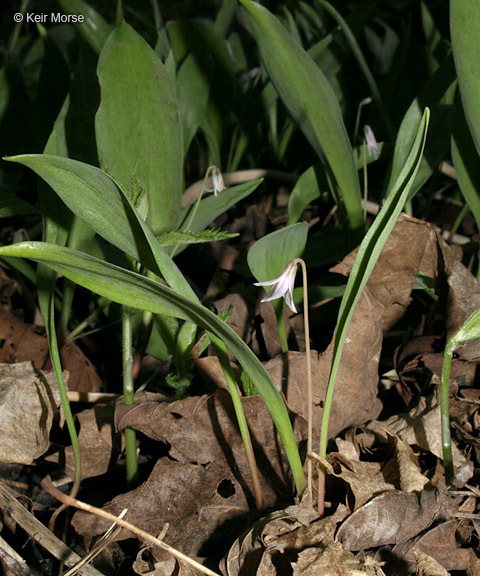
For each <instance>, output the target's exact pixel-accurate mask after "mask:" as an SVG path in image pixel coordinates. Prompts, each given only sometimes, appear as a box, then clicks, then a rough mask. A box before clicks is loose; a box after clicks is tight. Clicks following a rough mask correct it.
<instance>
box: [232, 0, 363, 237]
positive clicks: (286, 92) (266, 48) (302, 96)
mask: <svg viewBox="0 0 480 576" xmlns="http://www.w3.org/2000/svg"><path fill="white" fill-rule="evenodd" d="M240 1H241V3H242V4H243V5H244V6H245V8H246V9H247V11H248V13H249V20H250V22H251V23H252V27H253V32H254V35H255V38H256V41H257V43H258V46H259V48H260V54H261V56H262V60H263V62H264V64H265V67H266V69H267V72H268V75H269V76H270V79H271V80H272V82H273V84H274V85H275V88H276V89H277V91H278V93H279V95H280V98H281V99H282V101H283V102H284V104H285V105H286V107H287V109H288V111H289V112H290V114H291V115H292V117H293V118H294V120H295V121H296V122H297V124H298V126H299V127H300V129H301V130H302V132H303V133H304V134H305V136H306V138H307V139H308V141H309V142H310V144H311V145H312V147H313V148H314V150H315V151H316V153H317V154H318V156H319V157H320V159H321V160H322V161H323V162H324V163H325V165H326V169H327V174H328V177H329V181H330V186H331V187H332V189H333V190H334V191H335V192H336V193H337V195H338V196H340V197H341V198H342V199H343V202H344V204H345V209H346V211H347V214H348V217H349V220H350V226H351V227H352V228H361V227H362V226H363V213H362V207H361V193H360V184H359V181H358V176H357V171H356V169H355V164H354V161H353V155H352V148H351V145H350V142H349V140H348V136H347V132H346V130H345V126H344V123H343V119H342V115H341V112H340V108H339V105H338V102H337V99H336V98H335V95H334V93H333V91H332V89H331V87H330V85H329V83H328V81H327V79H326V78H325V76H324V75H323V73H322V72H321V70H320V69H319V68H318V66H317V65H316V64H315V62H314V61H313V60H312V59H311V58H310V56H309V55H308V54H307V53H306V52H305V51H304V50H303V48H301V47H300V46H299V45H298V44H297V43H296V42H295V41H294V39H293V38H292V37H291V36H290V34H288V32H287V31H286V30H285V28H284V27H283V26H282V25H281V24H280V22H279V21H278V20H277V19H276V18H275V17H274V16H273V15H272V14H271V13H270V12H269V11H268V10H267V9H266V8H264V7H263V6H261V5H260V4H258V3H256V2H252V1H251V0H240Z"/></svg>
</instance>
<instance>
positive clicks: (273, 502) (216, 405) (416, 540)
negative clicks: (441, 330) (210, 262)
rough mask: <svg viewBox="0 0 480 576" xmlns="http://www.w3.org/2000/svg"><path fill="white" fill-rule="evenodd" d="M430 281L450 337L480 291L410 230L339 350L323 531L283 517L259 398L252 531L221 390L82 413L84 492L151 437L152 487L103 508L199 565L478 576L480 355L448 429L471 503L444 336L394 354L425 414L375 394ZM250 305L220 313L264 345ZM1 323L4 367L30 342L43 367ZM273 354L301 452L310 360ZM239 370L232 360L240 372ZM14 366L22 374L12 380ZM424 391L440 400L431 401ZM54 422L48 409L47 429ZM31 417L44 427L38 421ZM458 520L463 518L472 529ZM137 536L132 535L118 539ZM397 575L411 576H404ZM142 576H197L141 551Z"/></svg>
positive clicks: (383, 266) (15, 330) (394, 244)
mask: <svg viewBox="0 0 480 576" xmlns="http://www.w3.org/2000/svg"><path fill="white" fill-rule="evenodd" d="M354 256H355V252H354V253H352V254H350V255H348V256H347V257H346V258H345V259H344V260H343V262H342V263H340V264H339V265H337V266H336V267H334V268H333V269H332V272H333V273H335V274H341V275H344V276H345V275H348V273H349V270H350V268H351V265H352V263H353V259H354ZM229 266H230V267H232V266H233V264H230V265H229ZM232 269H233V268H232ZM420 273H421V274H423V275H425V276H429V277H431V278H433V279H434V280H435V282H436V283H437V291H438V293H440V294H443V295H444V298H443V302H441V304H439V306H440V305H441V306H443V307H444V308H443V310H444V313H445V317H446V318H447V326H448V333H449V334H451V333H454V332H455V330H457V329H458V327H459V326H460V325H461V323H462V322H463V321H464V319H465V318H466V317H467V316H468V315H469V313H470V312H471V311H472V310H473V309H475V308H476V307H477V305H478V302H477V301H476V298H477V296H476V295H477V294H478V295H480V288H479V285H478V282H477V281H476V280H475V279H474V278H473V276H472V275H471V274H470V272H469V271H468V270H467V269H466V268H465V267H464V266H463V265H462V264H461V263H460V262H458V261H457V260H456V259H455V256H454V255H453V253H452V251H451V250H450V249H449V248H448V247H447V246H446V245H444V243H443V241H441V240H440V239H439V237H438V236H437V234H436V233H435V229H434V228H433V227H432V226H431V225H429V224H427V223H424V222H422V221H419V220H416V219H413V218H409V217H402V218H401V219H400V220H399V222H398V224H397V225H396V227H395V228H394V230H393V232H392V234H391V237H390V239H389V241H388V242H387V245H386V247H385V250H384V252H383V253H382V255H381V256H380V258H379V261H378V263H377V266H376V267H375V270H374V272H373V274H372V276H371V278H370V280H369V282H368V283H367V286H366V288H365V291H364V293H363V294H362V297H361V299H360V301H359V304H358V307H357V310H356V312H355V314H354V316H353V319H352V323H351V327H350V330H349V335H348V341H347V343H346V346H345V348H344V352H343V356H342V362H341V369H340V373H339V377H338V384H337V389H336V394H335V398H334V404H333V408H332V419H331V424H330V437H331V439H332V440H334V439H335V442H336V444H337V448H338V451H337V452H335V451H331V452H330V454H329V456H328V463H329V466H330V468H329V469H330V473H329V475H328V478H327V494H328V495H330V496H329V498H330V499H331V502H330V506H331V514H330V515H328V516H327V517H326V518H323V519H319V518H318V516H317V515H316V513H315V511H314V510H313V509H312V508H311V507H310V506H309V504H308V501H307V500H306V499H304V501H303V502H302V503H299V504H297V505H296V506H291V505H290V506H288V504H289V502H290V503H291V502H292V498H293V492H292V485H291V479H290V478H289V475H288V466H287V464H286V461H285V456H284V454H283V452H282V449H281V447H280V443H279V440H278V438H277V436H276V433H275V431H274V428H273V425H272V423H271V420H270V418H269V416H268V413H267V411H266V409H265V407H264V405H263V403H262V402H261V401H260V399H259V398H258V397H256V396H253V397H246V398H243V400H242V402H243V403H244V406H245V410H246V414H247V419H248V421H249V424H250V428H251V431H252V435H253V441H254V448H255V452H256V455H257V458H258V464H259V468H260V473H261V477H262V485H263V488H264V491H265V498H266V502H267V508H268V509H270V510H275V511H273V512H271V513H270V514H269V515H268V516H267V517H265V518H262V519H260V520H258V521H257V522H255V513H254V512H253V511H252V502H253V497H252V494H251V491H250V488H249V472H248V466H247V463H246V459H245V454H244V449H243V445H242V443H241V440H240V436H239V433H238V430H237V428H236V423H235V417H234V413H233V410H232V406H231V401H230V397H229V395H228V394H227V393H226V392H225V391H224V390H221V389H220V390H218V391H216V392H214V393H213V394H210V395H204V396H198V397H196V396H190V397H187V398H184V399H182V400H177V401H175V402H168V403H153V402H146V403H141V404H139V405H135V406H131V407H125V406H121V405H117V406H116V407H115V408H113V407H112V406H110V407H105V408H102V407H95V408H89V409H87V410H84V411H83V412H80V413H78V414H77V419H78V423H79V426H80V436H79V441H80V447H81V451H82V458H83V459H84V464H85V470H84V478H88V477H89V478H91V479H93V481H95V478H97V477H98V478H99V479H101V478H102V477H103V475H105V474H108V471H109V469H111V468H112V466H115V465H116V462H117V461H118V458H119V455H120V454H121V451H122V445H121V444H120V442H119V438H120V434H119V433H120V432H121V430H123V429H124V428H125V427H132V428H135V429H136V430H138V431H139V432H140V433H141V436H140V438H148V439H149V440H150V442H151V443H150V449H152V446H154V447H155V449H154V450H153V451H152V453H151V454H150V456H149V458H150V459H151V463H152V469H151V472H150V473H149V474H148V477H147V478H146V480H145V481H144V483H143V484H142V485H141V486H139V487H138V488H137V489H135V490H132V491H130V492H124V493H120V494H119V495H118V496H116V497H115V498H113V500H111V502H109V503H107V504H106V505H105V509H106V510H108V511H111V512H113V513H114V514H119V513H120V512H121V510H122V509H124V508H128V509H129V512H128V519H129V521H130V522H132V523H133V524H136V525H138V526H140V527H142V528H143V529H144V530H146V531H148V532H150V533H152V534H158V533H159V532H160V531H161V530H162V529H163V527H164V526H165V524H168V525H169V527H168V530H167V532H166V535H165V541H166V542H168V543H169V544H171V545H173V546H175V547H178V548H179V549H180V550H181V551H183V552H185V553H187V554H190V555H192V556H194V557H200V558H202V557H203V558H211V559H216V560H218V559H219V558H220V556H222V555H225V559H224V561H223V564H222V571H223V573H224V574H225V575H228V576H236V575H239V576H242V575H244V574H258V575H264V574H265V575H267V574H268V575H271V574H284V573H286V574H294V575H306V576H309V575H311V574H317V573H322V574H377V575H381V574H383V573H384V571H385V573H386V574H394V573H405V570H406V571H407V572H415V571H417V573H418V574H434V575H435V574H437V573H438V574H444V573H445V570H464V571H466V572H467V574H469V576H470V575H471V574H472V575H473V574H476V573H478V561H477V560H476V556H475V553H474V552H473V549H472V548H473V546H474V542H475V541H476V539H477V538H478V524H477V523H476V521H475V520H474V519H473V518H470V517H468V515H469V514H470V516H472V515H475V513H476V512H477V510H478V508H477V497H478V494H477V493H475V492H474V491H473V492H472V491H471V492H469V495H466V493H465V491H467V492H468V490H469V485H468V482H470V481H471V480H472V478H473V473H474V463H473V461H472V459H471V450H473V452H474V453H476V459H477V461H478V452H479V443H478V442H476V436H477V432H478V424H479V413H478V406H479V405H480V398H479V396H478V390H476V389H475V388H473V386H474V383H475V371H476V362H477V361H478V358H479V356H480V355H479V354H478V352H477V347H476V343H475V342H473V343H471V344H470V343H469V344H467V346H465V347H464V348H463V349H462V350H460V351H459V355H458V356H459V357H458V358H455V359H454V367H453V369H452V381H451V387H452V390H451V392H452V395H451V398H450V401H451V418H452V427H453V429H454V430H455V431H456V432H457V431H458V436H457V438H459V439H460V444H459V447H456V446H455V445H454V462H455V465H456V468H457V476H456V480H457V488H458V489H461V490H462V492H461V493H460V494H459V495H455V494H450V493H448V492H446V491H445V488H444V486H443V485H442V474H441V470H440V467H439V463H441V458H442V451H441V438H440V433H439V430H440V414H439V408H438V400H437V395H436V392H435V386H437V385H438V376H439V370H440V369H441V362H440V359H441V356H442V354H441V348H442V347H441V341H440V340H439V339H438V338H435V337H431V336H428V340H423V341H421V340H420V339H419V338H418V337H423V336H422V329H424V327H425V321H426V319H425V318H418V325H417V326H415V329H416V330H417V333H416V334H415V335H414V337H412V338H411V339H410V341H408V342H407V343H406V344H404V348H403V350H402V351H401V352H400V353H398V354H397V369H398V373H399V377H400V380H399V381H398V383H397V385H396V386H394V387H393V390H397V391H401V389H402V387H408V386H410V387H411V386H412V382H416V381H417V380H416V378H417V376H418V375H419V374H420V372H421V376H422V377H421V378H420V379H419V380H418V382H419V383H420V385H422V386H424V390H421V392H422V393H421V394H420V395H419V394H418V390H416V389H415V386H414V387H413V397H414V398H415V397H416V400H415V402H413V403H412V406H411V407H410V406H409V407H407V406H405V403H404V400H403V399H402V396H401V395H400V394H398V392H397V391H396V392H394V394H397V404H398V406H397V409H396V411H395V414H393V415H391V416H389V417H388V416H387V417H385V415H384V400H383V398H382V395H379V394H378V390H379V383H380V375H379V365H380V359H381V356H382V349H383V346H384V344H385V341H386V340H385V339H386V338H389V337H390V333H391V331H392V329H394V328H395V327H396V326H397V324H398V323H399V322H401V320H402V318H403V316H404V315H405V314H406V313H407V312H408V310H409V305H410V304H411V302H412V300H413V292H412V289H413V286H414V283H415V281H416V279H417V277H418V275H419V274H420ZM240 292H242V290H240ZM245 294H248V290H247V291H246V292H245ZM239 298H241V300H238V299H239ZM243 298H244V296H239V295H236V296H235V297H227V298H226V299H223V301H220V300H219V301H218V309H219V310H223V309H225V308H228V306H229V305H230V304H233V306H234V312H235V314H234V315H233V316H232V318H231V322H232V324H233V325H234V328H235V329H236V330H237V331H238V332H239V333H241V335H242V337H243V338H244V339H246V340H247V341H248V342H249V343H251V344H253V345H254V346H256V345H255V342H256V341H257V342H258V340H256V336H255V333H256V328H255V322H254V319H253V318H252V317H251V316H250V314H251V310H252V309H253V310H255V306H257V305H256V304H255V306H254V307H253V308H252V306H251V305H250V304H249V299H248V296H246V298H247V300H243ZM478 298H480V296H478ZM237 304H238V305H237ZM256 310H257V312H256V314H257V318H258V314H261V315H264V314H265V315H267V314H270V311H271V309H269V310H268V313H267V312H265V305H264V306H260V307H258V308H256ZM2 314H3V316H2V322H1V323H0V328H1V329H2V330H3V331H4V332H3V334H2V340H3V346H2V348H1V349H0V354H2V359H3V362H12V361H13V360H18V359H19V358H23V356H22V354H23V348H22V342H23V344H24V343H25V340H24V338H32V342H33V344H32V345H29V346H28V348H29V349H30V350H31V351H34V350H38V353H36V354H37V355H36V356H35V357H34V358H33V361H34V362H36V363H37V364H38V366H39V367H42V366H43V365H44V363H45V360H46V355H47V348H46V345H45V340H44V337H43V336H42V334H41V333H39V332H38V330H37V329H32V328H29V327H28V326H26V325H24V324H23V322H22V321H19V320H18V318H16V317H12V316H11V315H10V316H6V315H5V313H2ZM299 316H301V314H300V315H299ZM272 319H273V317H272ZM272 319H269V320H268V323H267V324H264V326H263V328H264V329H267V332H263V334H262V336H261V339H260V340H263V341H269V336H268V334H269V332H268V331H270V330H272V331H273V330H274V328H275V326H274V322H273V320H272ZM257 327H258V324H257ZM42 338H43V340H42ZM314 339H315V336H314ZM273 342H274V340H273V339H271V343H273ZM412 343H413V347H412ZM263 351H264V353H267V354H269V355H270V357H271V359H270V360H269V361H267V362H266V363H265V366H266V368H267V370H268V371H269V372H270V374H271V376H272V378H273V380H274V382H275V383H276V385H277V387H278V388H279V390H280V391H281V392H282V393H283V394H284V395H285V398H286V401H287V405H288V407H289V410H290V413H291V417H292V420H293V422H294V424H295V432H296V436H297V441H298V442H299V443H300V445H303V446H304V445H305V441H306V422H305V420H306V412H307V408H306V406H305V400H304V399H305V397H306V374H305V368H304V353H302V352H289V353H287V354H283V355H281V354H278V343H275V344H274V347H273V348H272V347H270V348H269V349H265V348H264V349H263ZM331 352H332V344H330V345H328V346H327V348H326V349H325V350H324V351H312V353H311V354H312V357H311V360H312V367H313V374H314V378H313V379H314V382H315V391H314V407H313V408H314V435H315V442H316V441H317V440H318V437H319V432H320V431H319V422H320V420H321V414H322V411H323V408H322V400H323V397H324V391H325V385H326V381H327V378H328V370H329V364H330V359H331ZM31 360H32V358H30V361H31ZM231 360H232V362H234V358H232V359H231ZM192 361H194V362H195V363H196V364H197V365H198V367H201V366H202V364H203V366H204V370H203V371H204V373H205V374H208V376H209V378H210V382H213V383H214V384H217V385H219V387H220V388H221V387H222V386H221V383H220V380H221V377H220V376H219V373H220V372H219V370H218V365H217V364H216V360H215V359H214V358H212V357H210V356H207V357H200V358H198V357H197V358H195V357H194V358H193V359H192ZM86 365H87V366H88V363H86ZM455 365H456V366H457V369H456V371H455ZM16 366H21V365H15V364H13V365H12V366H8V368H16ZM75 371H76V372H77V369H75ZM429 374H430V376H428V375H429ZM47 378H49V377H48V376H47ZM37 386H38V385H37ZM75 386H77V387H80V389H82V390H88V389H95V388H97V389H98V388H99V387H100V386H101V383H98V382H96V381H95V379H94V380H93V381H92V380H91V379H89V377H88V375H87V377H86V379H83V380H82V381H81V383H80V384H78V385H75ZM428 387H430V390H429V394H425V391H427V390H428ZM386 392H388V391H386ZM382 400H383V401H382ZM7 409H8V410H10V408H7ZM44 409H45V407H44V406H43V407H42V410H44ZM33 413H34V412H33V411H32V414H33ZM45 417H46V413H44V412H43V411H42V412H41V416H40V419H42V418H45ZM36 418H37V423H38V418H39V417H38V415H37V416H36ZM48 418H50V416H49V417H48ZM33 425H34V424H32V425H31V426H33ZM37 425H38V424H37ZM42 427H43V429H42V431H41V432H42V433H41V434H40V433H39V434H38V435H37V437H36V439H35V442H33V441H31V440H30V443H31V444H32V448H33V450H32V451H31V455H30V456H26V457H25V458H24V460H22V459H20V458H18V457H17V460H16V462H23V461H27V459H28V458H29V462H31V461H32V459H33V458H38V457H39V456H40V455H41V454H42V453H43V452H44V451H45V450H46V449H47V448H48V440H47V441H46V440H45V438H47V439H48V434H49V427H48V426H47V425H46V424H45V423H44V422H42ZM42 438H43V439H42ZM142 442H144V440H141V441H140V444H142ZM70 451H71V449H69V448H68V447H66V449H65V451H64V458H65V460H66V468H65V470H66V472H67V474H69V473H71V466H72V464H71V455H69V454H70ZM156 453H157V454H158V455H156ZM117 473H118V472H117ZM466 503H470V504H469V505H468V506H466ZM462 506H463V507H464V508H463V509H462ZM278 508H280V510H278ZM462 510H463V511H462ZM465 510H466V511H465ZM462 514H464V515H465V514H466V515H467V516H466V517H464V518H463V519H462V516H461V515H462ZM72 525H73V526H74V527H75V529H76V531H77V532H78V533H79V534H80V535H82V536H83V537H84V540H85V542H86V544H87V546H88V544H89V542H93V541H94V539H95V538H96V537H97V536H99V535H101V534H102V533H103V532H104V531H105V530H106V529H107V527H108V523H107V522H104V521H103V520H101V519H98V518H96V517H93V516H90V515H87V514H85V513H83V512H77V513H76V514H75V516H74V519H73V521H72ZM242 532H243V535H240V534H242ZM131 537H132V535H131V534H130V533H129V532H128V531H126V530H124V529H123V530H122V531H121V532H120V533H119V535H118V536H117V539H120V540H123V539H125V538H131ZM112 546H113V545H112ZM395 566H401V571H400V572H398V568H395ZM134 569H135V571H136V572H137V573H141V574H146V573H150V574H182V575H183V574H189V573H190V568H186V567H185V566H184V565H183V564H178V561H176V560H173V559H172V558H167V557H166V556H165V553H164V552H161V551H159V550H158V549H155V548H148V549H145V548H142V550H141V551H140V552H139V556H138V558H137V561H136V563H135V565H134ZM395 570H397V572H395ZM402 570H403V571H404V572H402Z"/></svg>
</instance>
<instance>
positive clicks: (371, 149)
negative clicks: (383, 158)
mask: <svg viewBox="0 0 480 576" xmlns="http://www.w3.org/2000/svg"><path fill="white" fill-rule="evenodd" d="M363 132H364V133H365V140H366V141H367V149H368V153H369V154H373V157H374V158H375V160H377V159H378V157H379V156H380V151H379V149H378V144H377V139H376V138H375V134H374V133H373V130H372V129H371V128H370V126H369V125H368V124H365V126H364V127H363Z"/></svg>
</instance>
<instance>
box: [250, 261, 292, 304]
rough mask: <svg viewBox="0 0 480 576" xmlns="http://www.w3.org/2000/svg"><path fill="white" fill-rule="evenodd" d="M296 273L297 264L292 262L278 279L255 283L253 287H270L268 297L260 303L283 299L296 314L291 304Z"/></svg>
mask: <svg viewBox="0 0 480 576" xmlns="http://www.w3.org/2000/svg"><path fill="white" fill-rule="evenodd" d="M296 273H297V262H296V261H295V260H292V262H290V263H289V264H288V265H287V267H286V268H285V270H284V271H283V272H282V273H281V274H280V276H279V277H278V278H274V279H273V280H268V281H267V282H255V283H254V285H255V286H272V289H271V290H270V292H269V293H268V296H266V297H265V298H264V299H263V300H262V302H270V300H276V299H277V298H283V299H284V300H285V303H286V304H287V306H288V307H289V308H290V310H291V311H292V312H295V313H296V312H297V309H296V308H295V304H294V303H293V286H294V284H295V275H296Z"/></svg>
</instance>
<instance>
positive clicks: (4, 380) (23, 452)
mask: <svg viewBox="0 0 480 576" xmlns="http://www.w3.org/2000/svg"><path fill="white" fill-rule="evenodd" d="M65 377H66V375H65ZM59 407H60V396H59V394H58V390H57V383H56V381H55V376H54V374H53V373H45V372H40V371H39V370H36V369H35V368H34V367H33V364H32V362H22V363H20V364H0V437H1V438H2V442H1V443H0V461H1V462H15V463H17V464H31V463H32V462H33V461H34V460H35V458H39V457H40V456H41V455H42V454H44V453H45V452H46V451H47V450H48V447H49V444H50V441H49V435H50V429H51V427H52V422H53V419H54V418H59Z"/></svg>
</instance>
